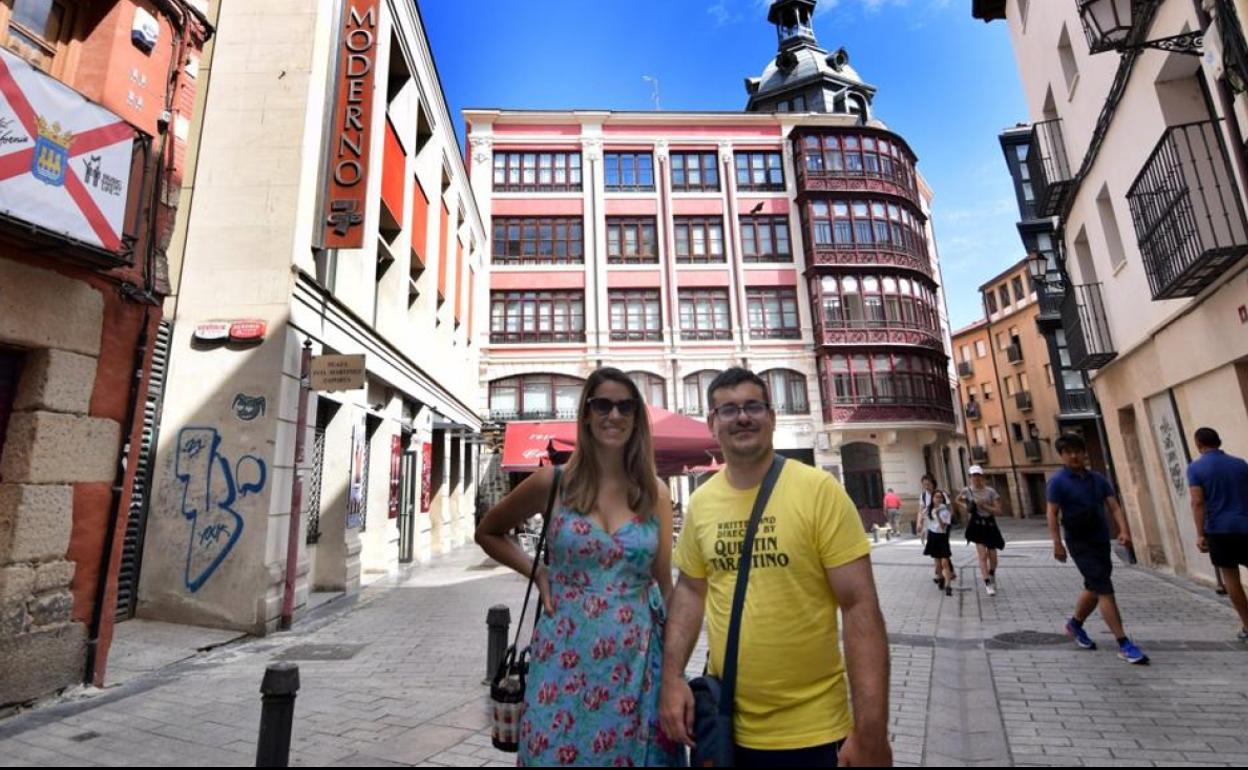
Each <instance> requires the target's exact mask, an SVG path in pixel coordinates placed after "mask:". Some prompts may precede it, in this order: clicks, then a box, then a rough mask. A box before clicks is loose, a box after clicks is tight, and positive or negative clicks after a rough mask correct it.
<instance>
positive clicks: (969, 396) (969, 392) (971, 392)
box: [966, 385, 976, 401]
mask: <svg viewBox="0 0 1248 770" xmlns="http://www.w3.org/2000/svg"><path fill="white" fill-rule="evenodd" d="M975 393H976V391H975V386H974V385H972V386H971V387H969V388H967V389H966V400H967V401H974V400H975Z"/></svg>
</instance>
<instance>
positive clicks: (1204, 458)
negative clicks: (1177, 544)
mask: <svg viewBox="0 0 1248 770" xmlns="http://www.w3.org/2000/svg"><path fill="white" fill-rule="evenodd" d="M1196 449H1197V451H1199V452H1200V457H1198V458H1197V459H1196V461H1195V462H1193V463H1192V464H1191V465H1190V466H1188V469H1187V486H1188V487H1189V488H1190V489H1191V493H1192V515H1193V516H1194V517H1195V519H1196V532H1197V540H1196V545H1197V547H1198V548H1200V550H1201V552H1202V553H1207V554H1209V555H1210V557H1211V558H1212V560H1213V566H1214V567H1215V568H1216V569H1217V570H1218V574H1219V575H1220V576H1221V577H1222V583H1223V585H1225V586H1226V593H1227V596H1228V597H1229V598H1230V600H1231V606H1233V607H1234V608H1235V612H1237V613H1238V614H1239V626H1240V630H1239V641H1241V642H1248V598H1246V597H1245V596H1244V584H1243V582H1242V581H1241V580H1240V577H1239V568H1240V567H1241V566H1243V567H1248V463H1246V462H1244V461H1243V460H1242V459H1241V458H1239V457H1235V456H1233V455H1229V454H1227V453H1226V452H1223V451H1222V438H1221V436H1219V435H1218V432H1217V431H1216V430H1214V429H1213V428H1201V429H1200V430H1198V431H1196Z"/></svg>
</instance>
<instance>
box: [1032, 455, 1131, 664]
mask: <svg viewBox="0 0 1248 770" xmlns="http://www.w3.org/2000/svg"><path fill="white" fill-rule="evenodd" d="M1055 448H1056V449H1057V453H1058V454H1059V455H1061V457H1062V464H1063V465H1065V466H1066V467H1065V468H1062V469H1061V470H1060V471H1058V472H1057V473H1056V474H1054V476H1053V478H1051V479H1049V485H1048V489H1047V495H1046V496H1047V498H1048V503H1049V504H1048V518H1049V534H1050V535H1051V536H1052V538H1053V558H1055V559H1057V560H1058V561H1060V562H1062V563H1065V562H1066V558H1067V556H1069V557H1070V558H1072V559H1073V560H1074V562H1075V566H1076V567H1078V568H1079V574H1081V575H1083V588H1084V590H1083V593H1082V594H1080V595H1079V600H1078V601H1077V602H1076V604H1075V614H1074V616H1072V617H1071V618H1070V620H1068V621H1066V633H1067V634H1069V635H1070V636H1072V637H1074V640H1075V643H1076V644H1078V645H1079V646H1080V647H1082V648H1083V649H1085V650H1095V649H1096V642H1094V641H1092V638H1091V637H1090V636H1088V633H1087V632H1086V631H1084V630H1083V624H1084V622H1085V621H1086V620H1087V619H1088V616H1089V615H1091V614H1092V612H1093V611H1095V610H1096V609H1097V608H1098V607H1099V608H1100V610H1101V617H1102V618H1104V619H1105V624H1106V625H1107V626H1109V630H1110V631H1112V632H1113V634H1114V638H1115V639H1117V640H1118V657H1120V658H1122V659H1123V660H1125V661H1126V662H1128V663H1133V664H1137V665H1143V664H1146V663H1148V656H1147V655H1145V654H1144V653H1143V652H1142V651H1141V650H1140V648H1139V647H1136V646H1135V644H1134V643H1132V641H1131V640H1130V639H1128V638H1127V633H1126V631H1124V630H1123V627H1122V614H1121V613H1120V612H1119V611H1118V600H1117V599H1116V598H1114V584H1113V581H1112V580H1111V579H1110V575H1111V573H1112V572H1113V563H1112V562H1111V560H1110V554H1109V522H1108V521H1107V520H1106V518H1105V511H1106V509H1107V508H1108V509H1109V513H1110V514H1112V515H1113V517H1114V520H1115V521H1116V522H1117V523H1118V542H1119V543H1120V544H1121V545H1123V546H1124V547H1129V546H1130V545H1131V530H1130V529H1129V528H1128V526H1127V517H1126V515H1125V514H1123V512H1122V507H1121V506H1120V505H1118V498H1116V497H1115V496H1114V488H1113V486H1111V485H1110V483H1109V480H1108V479H1106V478H1105V477H1104V476H1102V475H1101V474H1099V473H1097V472H1096V471H1093V470H1091V469H1089V468H1088V467H1087V466H1088V449H1087V445H1086V444H1085V443H1084V441H1083V438H1082V437H1081V436H1077V435H1074V434H1066V435H1064V436H1062V437H1061V438H1059V439H1058V440H1057V443H1056V444H1055ZM1059 516H1060V520H1061V525H1062V529H1063V530H1065V535H1066V538H1065V543H1064V544H1063V542H1062V537H1061V535H1059V533H1058V520H1059Z"/></svg>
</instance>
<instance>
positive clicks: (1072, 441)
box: [1053, 433, 1088, 455]
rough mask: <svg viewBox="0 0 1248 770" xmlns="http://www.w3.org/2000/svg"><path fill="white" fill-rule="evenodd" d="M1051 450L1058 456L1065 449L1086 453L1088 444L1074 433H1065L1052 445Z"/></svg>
mask: <svg viewBox="0 0 1248 770" xmlns="http://www.w3.org/2000/svg"><path fill="white" fill-rule="evenodd" d="M1053 448H1054V449H1056V450H1057V453H1058V454H1059V455H1060V454H1061V453H1062V452H1065V451H1066V450H1067V449H1071V450H1074V451H1076V452H1086V451H1088V443H1087V442H1086V441H1084V440H1083V436H1080V435H1078V434H1076V433H1066V434H1063V435H1062V437H1061V438H1059V439H1058V440H1057V442H1056V443H1054V444H1053Z"/></svg>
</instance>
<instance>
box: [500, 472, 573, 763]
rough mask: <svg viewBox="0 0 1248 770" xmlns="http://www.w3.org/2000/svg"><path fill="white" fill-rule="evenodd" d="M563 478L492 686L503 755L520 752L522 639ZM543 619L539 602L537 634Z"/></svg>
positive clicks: (525, 652)
mask: <svg viewBox="0 0 1248 770" xmlns="http://www.w3.org/2000/svg"><path fill="white" fill-rule="evenodd" d="M562 474H563V468H562V467H560V466H555V478H554V482H553V483H552V484H551V485H550V497H549V498H547V500H546V515H545V516H544V517H543V520H542V534H541V535H540V536H539V537H538V539H537V548H536V550H534V551H533V570H532V572H530V573H529V587H528V588H527V589H526V590H525V592H524V606H523V608H522V609H521V610H520V622H519V623H517V624H516V641H515V643H513V644H512V645H511V646H510V647H508V648H507V652H506V653H504V654H503V659H502V660H501V661H500V662H499V665H498V670H497V671H496V672H494V679H493V680H491V682H490V706H491V708H490V711H491V723H492V730H491V739H492V741H493V743H494V748H496V749H498V750H499V751H508V752H512V753H514V752H516V751H519V750H520V719H521V717H523V716H524V689H525V678H526V677H527V676H528V673H529V646H528V645H525V647H524V649H520V635H521V634H522V633H523V632H524V616H525V614H526V613H527V612H528V611H529V597H530V596H531V595H532V593H533V584H534V583H535V582H536V581H537V570H538V567H539V566H540V565H541V563H542V548H543V547H544V546H545V545H546V532H547V530H549V529H550V520H551V519H552V518H553V517H552V515H551V514H552V512H553V511H554V507H555V495H557V494H558V492H559V479H560V477H561V476H562ZM541 616H542V602H541V600H540V598H539V600H538V602H537V610H536V611H535V612H534V614H533V629H534V631H536V630H537V621H538V619H539V618H541ZM517 650H519V652H517Z"/></svg>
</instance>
